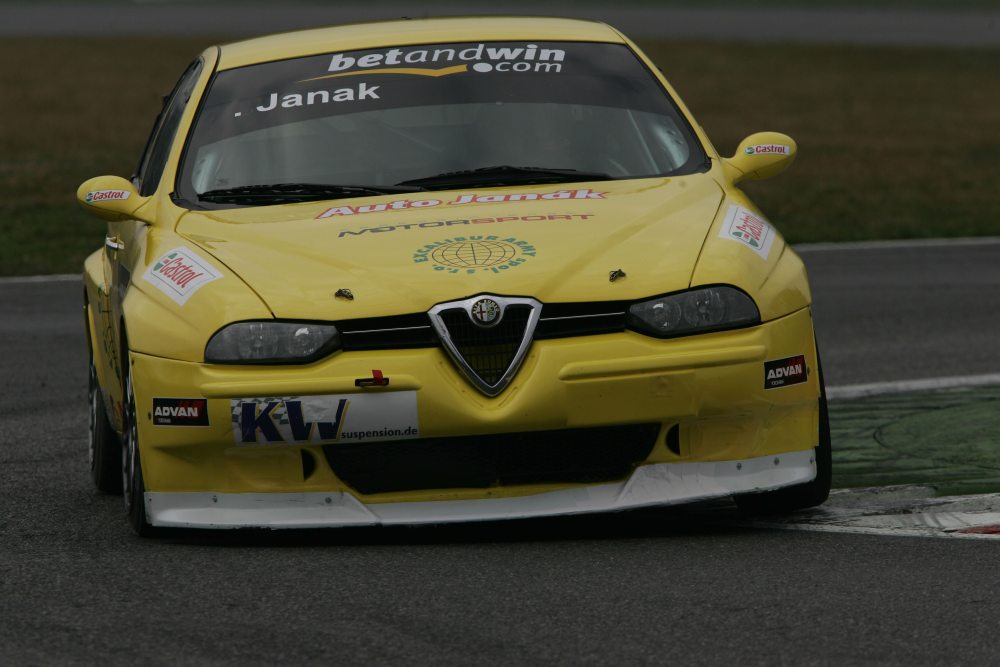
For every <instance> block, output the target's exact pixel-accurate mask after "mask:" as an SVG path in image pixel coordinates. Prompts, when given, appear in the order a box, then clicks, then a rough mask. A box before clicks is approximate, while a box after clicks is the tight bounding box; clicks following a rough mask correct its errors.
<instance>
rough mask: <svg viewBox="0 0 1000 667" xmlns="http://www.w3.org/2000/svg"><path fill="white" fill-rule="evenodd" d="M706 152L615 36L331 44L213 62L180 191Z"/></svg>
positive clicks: (320, 186) (200, 197)
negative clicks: (353, 46)
mask: <svg viewBox="0 0 1000 667" xmlns="http://www.w3.org/2000/svg"><path fill="white" fill-rule="evenodd" d="M706 164H707V159H706V156H705V153H704V151H703V149H702V148H701V146H700V145H699V144H698V142H697V140H696V139H695V137H694V134H693V132H692V131H691V128H690V127H689V125H688V124H687V122H686V121H685V119H684V117H683V116H682V115H681V114H680V112H679V111H678V110H677V107H676V106H675V104H674V103H673V101H672V100H671V99H670V97H669V96H668V94H667V93H666V91H665V90H664V89H663V88H662V87H661V85H660V84H659V82H658V81H657V80H656V78H655V77H654V76H653V75H652V73H650V72H649V70H648V69H647V68H646V67H645V66H644V65H643V64H642V63H641V62H640V61H639V59H638V58H637V57H636V56H635V54H634V53H633V52H632V51H631V50H630V49H629V48H628V47H626V46H624V45H620V44H600V43H589V42H530V43H529V42H486V43H479V42H472V43H459V44H433V45H418V46H406V47H395V48H383V49H373V50H371V49H370V50H364V51H350V52H337V53H327V54H324V55H319V56H309V57H304V58H294V59H288V60H281V61H275V62H268V63H261V64H257V65H251V66H247V67H241V68H238V69H232V70H226V71H222V72H220V73H218V74H216V75H215V77H214V79H213V81H212V82H211V85H210V88H209V91H208V93H207V96H206V98H205V100H204V101H203V103H202V105H201V108H200V110H199V113H198V116H197V120H196V123H195V125H194V127H193V129H192V133H191V135H190V139H189V141H188V145H187V148H186V150H185V154H184V158H183V161H182V167H181V172H180V175H179V177H178V182H177V194H178V195H179V197H180V199H181V200H183V201H185V202H188V203H189V204H192V205H196V206H201V207H208V208H213V207H220V206H223V207H225V206H233V205H237V206H246V205H260V204H269V203H281V202H282V201H304V200H309V199H334V198H338V197H348V196H362V195H364V194H377V193H378V192H379V191H385V192H393V191H401V189H406V188H411V189H430V190H433V189H444V188H449V189H454V188H462V187H475V186H477V185H479V186H499V185H520V184H526V183H554V182H571V181H574V180H576V181H586V180H600V179H625V178H643V177H652V176H664V175H679V174H685V173H692V172H695V171H699V170H702V169H703V168H705V165H706Z"/></svg>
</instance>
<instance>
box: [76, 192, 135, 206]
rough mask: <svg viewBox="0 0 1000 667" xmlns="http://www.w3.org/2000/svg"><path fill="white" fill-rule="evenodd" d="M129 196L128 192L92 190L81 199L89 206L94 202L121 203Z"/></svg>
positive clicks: (130, 194)
mask: <svg viewBox="0 0 1000 667" xmlns="http://www.w3.org/2000/svg"><path fill="white" fill-rule="evenodd" d="M131 196H132V193H131V192H129V191H128V190H92V191H91V192H88V193H87V196H86V197H84V198H83V199H84V201H86V202H87V203H88V204H90V203H93V202H95V201H123V200H125V199H128V198H129V197H131Z"/></svg>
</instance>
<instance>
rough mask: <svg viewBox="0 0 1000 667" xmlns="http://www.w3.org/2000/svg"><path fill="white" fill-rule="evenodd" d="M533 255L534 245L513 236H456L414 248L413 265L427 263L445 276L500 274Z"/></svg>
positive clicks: (534, 252)
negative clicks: (448, 274) (447, 274)
mask: <svg viewBox="0 0 1000 667" xmlns="http://www.w3.org/2000/svg"><path fill="white" fill-rule="evenodd" d="M535 254H536V251H535V247H534V246H533V245H531V244H530V243H528V242H527V241H522V240H520V239H516V238H513V237H508V238H503V239H502V238H500V237H498V236H457V237H455V238H451V239H444V240H441V241H437V242H435V243H428V244H427V245H425V246H423V247H422V248H419V249H417V251H416V252H414V253H413V262H414V263H416V264H423V263H425V262H426V263H429V264H430V265H431V266H433V267H434V270H435V271H443V272H445V273H481V272H491V273H501V272H503V271H508V270H510V269H512V268H514V267H515V266H519V265H521V264H524V263H525V262H526V261H528V259H530V258H532V257H534V256H535Z"/></svg>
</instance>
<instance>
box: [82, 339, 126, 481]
mask: <svg viewBox="0 0 1000 667" xmlns="http://www.w3.org/2000/svg"><path fill="white" fill-rule="evenodd" d="M87 393H88V398H89V399H90V435H89V438H88V444H89V447H88V450H89V456H90V477H91V479H93V480H94V486H96V487H97V490H98V491H100V492H101V493H107V494H110V495H115V496H117V495H119V494H121V492H122V476H121V473H120V472H119V471H118V461H119V459H120V458H121V450H122V444H121V440H120V439H119V438H118V434H117V433H115V430H114V428H113V427H112V426H111V422H110V421H108V413H107V412H106V410H105V406H104V395H103V392H102V391H101V387H100V384H99V383H98V381H97V369H96V368H95V367H94V357H93V355H91V357H90V378H89V382H88V388H87Z"/></svg>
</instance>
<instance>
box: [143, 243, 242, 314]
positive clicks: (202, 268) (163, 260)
mask: <svg viewBox="0 0 1000 667" xmlns="http://www.w3.org/2000/svg"><path fill="white" fill-rule="evenodd" d="M142 277H143V279H144V280H145V281H146V282H148V283H150V284H152V285H154V286H155V287H156V288H157V289H159V290H160V291H161V292H163V293H164V294H166V295H167V296H169V297H170V298H171V299H173V300H174V301H176V302H177V303H178V304H179V305H181V306H183V305H184V304H185V303H187V300H188V299H190V298H191V296H192V295H193V294H194V293H195V292H197V291H198V290H199V289H201V287H202V286H203V285H205V284H206V283H210V282H212V281H213V280H218V279H219V278H221V277H222V274H221V273H219V272H218V271H216V270H215V268H214V267H213V266H212V265H211V264H209V263H208V262H206V261H205V260H204V259H202V258H201V257H199V256H198V255H196V254H195V253H194V252H193V251H191V250H190V249H188V248H185V247H183V246H182V247H180V248H174V249H173V250H170V251H168V252H166V253H164V254H163V255H162V256H161V257H160V258H159V259H157V260H156V261H155V262H153V265H152V266H150V267H149V269H147V270H146V273H144V274H143V275H142Z"/></svg>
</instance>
